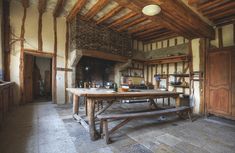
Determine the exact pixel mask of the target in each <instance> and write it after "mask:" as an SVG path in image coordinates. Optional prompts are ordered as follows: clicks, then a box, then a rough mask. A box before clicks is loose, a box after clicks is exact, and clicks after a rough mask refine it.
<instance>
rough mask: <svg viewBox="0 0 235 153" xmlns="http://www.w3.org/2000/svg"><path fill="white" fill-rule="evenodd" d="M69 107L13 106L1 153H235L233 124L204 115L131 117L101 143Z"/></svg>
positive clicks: (0, 135)
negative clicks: (109, 140)
mask: <svg viewBox="0 0 235 153" xmlns="http://www.w3.org/2000/svg"><path fill="white" fill-rule="evenodd" d="M126 105H128V104H126ZM129 105H130V104H129ZM71 111H72V109H71V105H62V106H57V105H54V104H51V103H34V104H29V105H25V106H21V107H19V108H17V109H15V110H14V111H12V112H11V113H10V114H9V117H8V118H7V121H6V122H5V126H4V127H3V128H2V129H1V130H0V153H73V152H78V153H155V152H156V153H235V127H234V126H227V125H224V124H218V123H214V122H210V121H208V120H204V119H203V118H199V119H197V120H196V121H194V122H189V121H188V120H179V119H177V118H176V117H170V119H167V120H160V119H159V118H154V119H141V120H133V121H131V122H130V123H128V124H127V125H126V126H124V127H123V128H121V129H120V130H118V131H117V132H116V133H114V135H112V140H113V143H112V144H110V145H106V144H105V143H104V141H103V140H102V139H100V140H97V141H94V142H92V141H90V139H89V135H88V133H87V132H86V131H85V129H84V128H83V127H82V126H81V125H80V124H79V123H77V122H76V121H75V120H74V119H73V118H72V116H71V114H72V113H71ZM112 124H113V125H114V124H116V123H115V122H113V123H112Z"/></svg>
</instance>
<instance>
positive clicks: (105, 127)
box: [103, 120, 110, 144]
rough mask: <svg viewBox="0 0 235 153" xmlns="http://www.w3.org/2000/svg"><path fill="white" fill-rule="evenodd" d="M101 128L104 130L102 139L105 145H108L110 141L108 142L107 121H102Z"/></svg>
mask: <svg viewBox="0 0 235 153" xmlns="http://www.w3.org/2000/svg"><path fill="white" fill-rule="evenodd" d="M103 128H104V134H105V136H104V138H105V142H106V144H109V143H110V140H109V128H108V121H107V120H104V121H103Z"/></svg>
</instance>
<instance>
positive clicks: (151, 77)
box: [150, 65, 153, 84]
mask: <svg viewBox="0 0 235 153" xmlns="http://www.w3.org/2000/svg"><path fill="white" fill-rule="evenodd" d="M150 80H151V83H152V84H153V65H151V74H150Z"/></svg>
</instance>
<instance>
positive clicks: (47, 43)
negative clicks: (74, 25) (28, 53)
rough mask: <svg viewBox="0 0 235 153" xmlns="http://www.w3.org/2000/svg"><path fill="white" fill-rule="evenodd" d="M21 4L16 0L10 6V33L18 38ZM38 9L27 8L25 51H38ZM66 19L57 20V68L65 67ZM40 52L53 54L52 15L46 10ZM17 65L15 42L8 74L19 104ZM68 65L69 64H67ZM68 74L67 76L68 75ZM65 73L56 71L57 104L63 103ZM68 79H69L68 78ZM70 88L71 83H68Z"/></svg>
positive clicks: (17, 54) (18, 43)
mask: <svg viewBox="0 0 235 153" xmlns="http://www.w3.org/2000/svg"><path fill="white" fill-rule="evenodd" d="M23 12H24V11H23V7H22V4H21V3H20V2H19V1H17V0H12V1H11V5H10V25H11V31H12V33H13V34H14V35H15V36H16V37H19V36H20V32H21V25H22V18H23ZM38 17H39V13H38V9H37V5H33V4H30V7H29V8H27V14H26V21H25V42H24V46H25V48H27V49H33V50H38ZM65 35H66V19H65V18H64V17H60V18H57V67H60V68H64V67H65V58H64V57H65V41H66V37H65ZM42 40H43V50H42V52H47V53H48V52H49V53H53V52H54V25H53V14H52V12H50V11H49V10H47V11H46V12H45V13H44V14H43V16H42ZM19 65H20V42H16V43H14V44H13V45H12V46H11V63H10V74H11V81H14V82H16V84H17V86H18V89H17V93H16V95H17V98H16V99H18V102H19V98H20V95H19V84H20V80H19ZM68 65H69V64H68ZM69 73H71V72H68V75H70V74H69ZM64 74H65V71H57V76H56V84H57V103H58V104H64V103H65V83H64V81H65V80H64ZM68 78H69V77H68ZM68 86H69V87H71V81H69V85H68Z"/></svg>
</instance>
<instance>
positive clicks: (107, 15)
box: [96, 6, 123, 24]
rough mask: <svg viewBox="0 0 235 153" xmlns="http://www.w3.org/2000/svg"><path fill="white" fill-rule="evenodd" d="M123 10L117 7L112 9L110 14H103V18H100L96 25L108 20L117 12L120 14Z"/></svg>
mask: <svg viewBox="0 0 235 153" xmlns="http://www.w3.org/2000/svg"><path fill="white" fill-rule="evenodd" d="M122 9H123V7H122V6H117V7H115V8H114V9H112V10H111V11H110V12H108V13H107V14H105V15H104V16H103V17H101V18H100V19H99V20H98V21H97V22H96V24H100V23H102V22H104V21H106V20H108V19H109V18H111V17H112V16H114V15H116V14H117V13H118V12H120V11H121V10H122Z"/></svg>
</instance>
